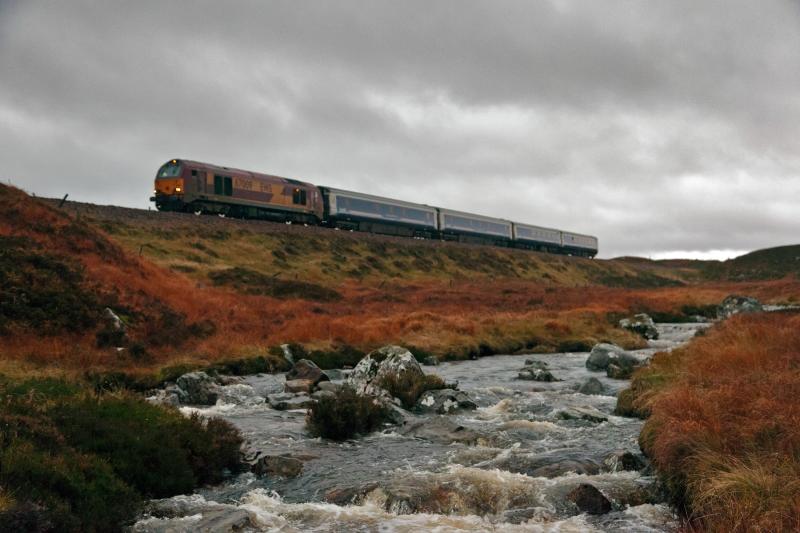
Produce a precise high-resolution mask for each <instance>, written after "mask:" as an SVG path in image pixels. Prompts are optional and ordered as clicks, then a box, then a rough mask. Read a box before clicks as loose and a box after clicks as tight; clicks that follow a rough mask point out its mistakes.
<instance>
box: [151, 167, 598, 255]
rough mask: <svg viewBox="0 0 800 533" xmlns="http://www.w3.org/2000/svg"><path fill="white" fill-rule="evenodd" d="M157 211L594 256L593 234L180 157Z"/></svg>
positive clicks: (164, 175)
mask: <svg viewBox="0 0 800 533" xmlns="http://www.w3.org/2000/svg"><path fill="white" fill-rule="evenodd" d="M150 201H152V202H155V205H156V208H157V209H158V210H159V211H178V212H193V213H196V214H217V215H220V216H230V217H236V218H250V219H262V220H272V221H275V222H292V223H302V224H310V225H320V226H327V227H331V228H339V229H343V230H353V231H364V232H370V233H380V234H384V235H397V236H404V237H416V238H424V239H439V240H444V241H458V242H466V243H475V244H491V245H495V246H504V247H513V248H522V249H527V250H535V251H541V252H548V253H559V254H568V255H576V256H583V257H594V256H595V255H597V252H598V240H597V237H594V236H591V235H584V234H580V233H573V232H570V231H564V230H559V229H554V228H546V227H541V226H535V225H531V224H523V223H519V222H512V221H510V220H505V219H500V218H494V217H488V216H484V215H477V214H474V213H466V212H462V211H455V210H452V209H445V208H443V207H435V206H430V205H425V204H417V203H413V202H406V201H403V200H395V199H391V198H383V197H380V196H373V195H371V194H364V193H360V192H354V191H347V190H342V189H337V188H334V187H327V186H322V185H320V186H317V185H313V184H311V183H307V182H304V181H300V180H296V179H291V178H283V177H280V176H274V175H271V174H262V173H258V172H251V171H247V170H240V169H236V168H229V167H225V166H217V165H212V164H208V163H201V162H198V161H190V160H186V159H171V160H169V161H167V162H166V163H164V164H163V165H162V166H161V167H160V168H159V169H158V172H157V173H156V178H155V188H154V190H153V196H152V197H151V198H150Z"/></svg>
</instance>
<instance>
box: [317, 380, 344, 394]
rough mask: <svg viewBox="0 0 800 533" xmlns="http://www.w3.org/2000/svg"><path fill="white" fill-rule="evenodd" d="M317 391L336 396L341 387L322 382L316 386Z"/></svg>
mask: <svg viewBox="0 0 800 533" xmlns="http://www.w3.org/2000/svg"><path fill="white" fill-rule="evenodd" d="M317 389H319V390H320V391H327V392H332V393H334V394H336V393H338V392H339V391H340V390H341V389H342V386H341V385H337V384H336V383H331V382H330V381H323V382H321V383H318V384H317Z"/></svg>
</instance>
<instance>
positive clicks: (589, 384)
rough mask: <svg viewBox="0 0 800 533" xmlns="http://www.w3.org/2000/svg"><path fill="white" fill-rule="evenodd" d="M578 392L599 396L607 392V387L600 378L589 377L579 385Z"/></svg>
mask: <svg viewBox="0 0 800 533" xmlns="http://www.w3.org/2000/svg"><path fill="white" fill-rule="evenodd" d="M578 392H580V393H581V394H588V395H595V396H599V395H602V394H604V393H605V387H603V384H602V383H601V382H600V380H599V379H597V378H589V379H587V380H586V381H584V382H583V383H582V384H581V386H580V387H578Z"/></svg>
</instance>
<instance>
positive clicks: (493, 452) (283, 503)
mask: <svg viewBox="0 0 800 533" xmlns="http://www.w3.org/2000/svg"><path fill="white" fill-rule="evenodd" d="M706 325H707V324H658V326H657V327H658V330H659V334H660V339H659V340H657V341H650V343H649V347H648V348H646V349H643V350H636V351H633V352H631V353H633V354H634V355H636V356H637V357H638V358H641V359H643V358H647V357H649V356H651V355H652V354H653V353H655V352H656V351H660V350H669V349H672V348H674V347H676V346H679V345H680V344H683V343H685V342H686V341H688V340H689V339H690V338H691V337H692V336H694V334H695V333H696V331H697V330H698V329H700V328H702V327H705V326H706ZM587 357H588V354H587V353H560V354H546V355H527V356H519V355H516V356H493V357H485V358H481V359H478V360H475V361H459V362H452V363H442V364H441V365H439V366H436V367H423V368H424V370H425V372H426V373H437V374H439V375H440V376H442V377H443V378H444V379H445V380H446V381H447V382H453V381H457V382H458V384H459V389H460V390H463V391H465V392H467V393H468V394H469V396H470V397H471V398H472V400H473V401H474V402H475V403H476V404H477V405H478V408H477V409H475V410H471V411H459V412H457V413H455V414H451V415H417V416H415V417H413V418H412V420H411V424H407V425H406V426H409V425H410V426H413V428H414V429H412V430H401V429H400V428H394V427H390V428H388V429H386V430H384V431H383V432H376V433H373V434H371V435H369V436H367V437H365V438H360V439H356V440H351V441H346V442H343V443H337V442H331V441H325V440H321V439H312V438H309V437H308V436H307V434H306V433H305V429H304V419H305V411H304V410H293V411H278V410H274V409H272V408H271V407H270V406H269V404H268V403H266V402H265V400H264V398H265V395H266V394H272V393H276V392H282V391H283V383H284V376H283V375H282V374H276V375H259V376H249V377H247V378H245V380H244V382H243V383H239V384H234V385H228V386H226V387H225V388H224V394H223V395H222V397H221V398H220V399H219V400H218V402H217V404H216V405H215V406H212V407H208V408H191V407H183V408H182V409H181V410H182V411H183V412H184V413H186V414H188V413H191V412H198V413H200V414H202V415H204V416H219V417H222V418H224V419H226V420H228V421H230V422H231V423H233V424H235V425H236V426H237V427H238V428H239V429H240V430H241V431H242V433H243V435H244V437H245V438H246V440H247V441H248V445H249V448H250V449H251V450H254V451H258V452H260V453H261V454H262V455H282V454H290V455H291V456H292V457H296V458H300V459H301V460H302V461H303V469H302V472H301V473H300V474H299V475H298V476H296V477H292V478H280V477H272V476H267V477H256V476H255V475H254V474H252V473H246V474H241V475H239V476H238V477H236V478H233V479H232V480H230V481H229V482H227V483H225V484H223V485H220V486H215V487H209V488H204V489H200V490H198V491H197V492H196V493H194V494H191V495H181V496H176V497H173V498H168V499H165V500H159V501H155V502H152V505H151V509H150V510H149V511H148V512H149V514H148V515H145V516H144V517H142V518H141V519H140V520H139V521H138V522H137V523H136V524H135V525H134V526H133V530H134V531H137V532H180V531H230V530H236V531H281V532H295V531H319V532H362V531H363V532H373V531H376V532H378V531H379V532H390V531H392V532H394V531H397V532H418V531H439V532H450V531H642V532H645V531H670V530H673V529H675V528H676V527H677V526H678V523H677V520H676V518H675V517H674V515H673V513H672V512H671V510H670V509H669V507H668V506H667V505H666V504H664V503H663V502H660V501H659V496H658V493H657V491H656V490H655V485H654V482H655V479H654V477H653V476H651V475H646V474H645V473H644V472H647V470H643V471H633V470H621V469H620V468H619V467H618V466H616V464H615V463H614V461H612V460H609V459H608V458H609V457H610V456H613V455H614V454H615V453H619V452H620V451H628V452H632V453H633V454H634V455H636V456H638V457H639V458H641V453H640V451H639V446H638V443H637V438H638V435H639V431H640V430H641V427H642V421H641V420H638V419H633V418H623V417H618V416H614V415H613V414H612V413H613V410H614V407H615V405H616V394H617V393H618V392H619V391H620V390H622V389H624V388H625V387H627V386H628V383H629V382H628V381H627V380H614V379H609V378H607V377H606V376H605V373H603V372H590V371H588V370H587V369H586V366H585V361H586V358H587ZM526 359H534V360H538V361H542V362H545V363H547V365H548V369H549V370H550V371H551V372H552V374H553V375H554V376H555V377H556V378H558V379H559V380H560V381H555V382H549V383H547V382H538V381H524V380H520V379H517V372H518V370H519V369H521V368H522V367H523V366H524V361H525V360H526ZM590 377H595V378H597V379H599V380H600V382H601V383H602V384H603V387H604V391H603V394H601V395H588V394H581V393H579V392H577V389H578V388H579V387H580V385H581V384H582V383H584V382H586V381H587V380H588V379H589V378H590ZM575 408H578V409H580V410H582V411H580V412H589V413H593V415H592V416H591V417H590V418H592V419H591V420H586V419H581V418H575V417H569V416H565V414H564V413H565V412H567V413H569V412H570V410H571V409H575ZM572 412H574V411H572ZM583 483H589V484H591V485H594V486H595V487H596V488H598V489H599V490H600V491H601V492H602V493H603V494H604V495H605V496H606V497H607V498H608V499H609V500H610V501H611V504H612V510H611V512H609V513H607V514H602V515H589V514H586V513H581V512H580V511H579V510H578V509H577V508H576V507H575V505H574V504H572V502H570V501H569V500H568V499H567V497H566V496H567V494H568V493H569V492H570V491H571V490H572V489H574V488H575V487H577V486H578V485H580V484H583ZM437 511H438V512H437Z"/></svg>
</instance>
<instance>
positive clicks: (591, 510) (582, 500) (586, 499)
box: [567, 483, 611, 514]
mask: <svg viewBox="0 0 800 533" xmlns="http://www.w3.org/2000/svg"><path fill="white" fill-rule="evenodd" d="M567 499H569V500H570V501H571V502H573V503H574V504H575V505H577V506H578V509H580V511H581V512H584V513H588V514H606V513H608V512H609V511H611V502H610V501H608V498H606V497H605V496H603V493H602V492H600V491H599V490H597V489H596V488H595V487H594V485H590V484H588V483H582V484H580V485H578V486H577V487H575V488H574V489H573V490H572V491H570V493H569V494H567Z"/></svg>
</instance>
